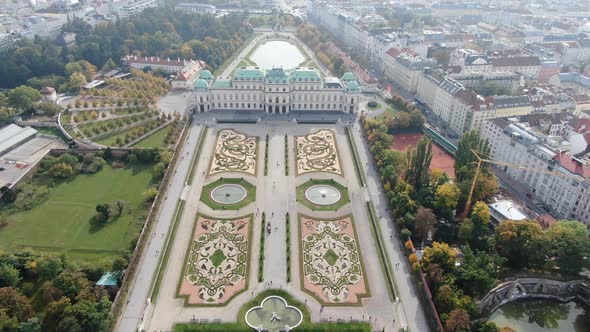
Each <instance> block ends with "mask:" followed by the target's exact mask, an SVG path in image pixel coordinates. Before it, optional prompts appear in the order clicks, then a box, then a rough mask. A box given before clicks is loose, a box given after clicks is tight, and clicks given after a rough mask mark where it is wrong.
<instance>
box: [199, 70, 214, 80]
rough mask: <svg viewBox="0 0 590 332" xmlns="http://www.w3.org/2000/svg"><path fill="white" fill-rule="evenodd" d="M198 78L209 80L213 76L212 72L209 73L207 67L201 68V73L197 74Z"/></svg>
mask: <svg viewBox="0 0 590 332" xmlns="http://www.w3.org/2000/svg"><path fill="white" fill-rule="evenodd" d="M199 78H202V79H204V80H210V79H212V78H213V74H211V72H210V71H208V70H207V69H203V70H201V73H200V74H199Z"/></svg>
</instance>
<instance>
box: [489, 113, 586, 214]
mask: <svg viewBox="0 0 590 332" xmlns="http://www.w3.org/2000/svg"><path fill="white" fill-rule="evenodd" d="M481 133H482V136H483V137H484V138H485V139H487V140H488V141H489V143H490V147H491V153H490V154H491V158H492V159H494V160H498V161H501V162H505V163H509V164H512V165H518V166H519V167H502V168H501V169H500V170H498V171H499V172H504V173H506V174H507V175H508V176H510V177H511V178H512V179H513V180H514V181H517V182H519V183H520V184H521V185H522V186H524V187H525V188H526V190H527V196H529V197H531V198H533V199H536V200H538V201H540V202H542V203H543V204H544V205H545V206H547V207H549V208H550V209H551V213H552V214H553V215H554V216H556V217H558V218H560V219H575V220H579V221H582V222H584V223H586V224H588V225H590V165H589V157H588V156H587V152H588V151H589V150H590V119H584V118H579V117H576V116H574V115H572V114H571V113H567V112H563V113H554V114H529V115H525V116H520V117H511V118H498V119H493V120H491V121H486V123H485V125H484V127H483V128H482V131H481Z"/></svg>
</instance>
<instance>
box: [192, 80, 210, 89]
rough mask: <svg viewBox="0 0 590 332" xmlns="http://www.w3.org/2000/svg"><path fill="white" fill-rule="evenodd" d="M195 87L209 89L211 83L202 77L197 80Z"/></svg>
mask: <svg viewBox="0 0 590 332" xmlns="http://www.w3.org/2000/svg"><path fill="white" fill-rule="evenodd" d="M195 88H196V89H197V90H207V89H209V84H207V81H205V80H204V79H202V78H200V79H198V80H197V81H196V82H195Z"/></svg>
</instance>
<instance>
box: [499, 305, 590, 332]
mask: <svg viewBox="0 0 590 332" xmlns="http://www.w3.org/2000/svg"><path fill="white" fill-rule="evenodd" d="M489 321H492V322H495V323H496V324H498V326H500V327H505V326H508V327H511V328H513V329H514V330H516V331H518V332H585V331H590V310H589V308H586V307H584V306H582V304H581V303H577V302H574V301H572V302H568V303H560V302H556V301H549V300H524V301H517V302H511V303H507V304H505V305H503V306H501V307H500V308H499V309H498V310H496V311H494V312H493V313H492V315H491V316H490V318H489Z"/></svg>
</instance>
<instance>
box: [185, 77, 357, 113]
mask: <svg viewBox="0 0 590 332" xmlns="http://www.w3.org/2000/svg"><path fill="white" fill-rule="evenodd" d="M194 91H195V92H194V94H193V97H192V98H193V103H192V105H193V109H194V110H195V111H196V112H206V111H212V110H233V111H263V112H266V113H274V114H286V113H289V112H292V111H337V112H345V113H355V112H357V111H358V105H359V98H360V93H361V88H360V85H359V84H358V82H357V81H356V78H355V77H354V75H353V74H352V73H346V74H344V76H342V78H341V79H338V78H336V77H327V78H325V79H322V77H321V75H320V73H319V71H318V70H317V69H315V68H307V67H300V68H295V69H292V70H284V69H282V68H272V69H269V70H262V69H260V68H258V67H240V68H238V69H236V70H235V71H234V74H233V77H231V78H228V79H222V78H213V75H211V72H209V71H208V70H202V71H201V73H200V78H199V79H198V80H197V81H196V82H195V90H194Z"/></svg>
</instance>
